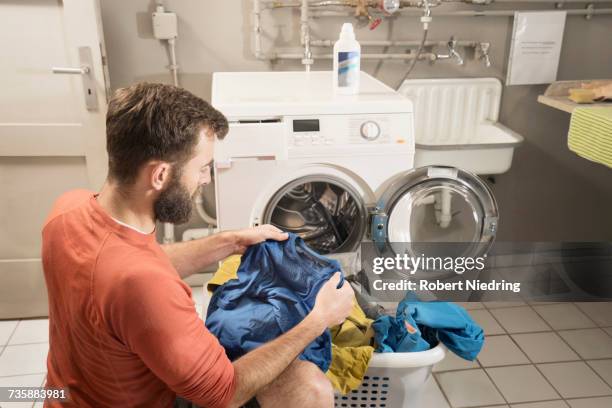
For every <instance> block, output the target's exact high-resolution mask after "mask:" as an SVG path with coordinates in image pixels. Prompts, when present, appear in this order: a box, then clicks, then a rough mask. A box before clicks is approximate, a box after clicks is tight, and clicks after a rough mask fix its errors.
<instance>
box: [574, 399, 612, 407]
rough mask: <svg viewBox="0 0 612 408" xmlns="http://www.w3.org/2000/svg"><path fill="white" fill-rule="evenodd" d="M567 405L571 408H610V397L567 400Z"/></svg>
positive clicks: (611, 400) (611, 403)
mask: <svg viewBox="0 0 612 408" xmlns="http://www.w3.org/2000/svg"><path fill="white" fill-rule="evenodd" d="M567 403H568V404H569V405H570V407H572V408H610V407H612V397H598V398H580V399H574V400H568V401H567Z"/></svg>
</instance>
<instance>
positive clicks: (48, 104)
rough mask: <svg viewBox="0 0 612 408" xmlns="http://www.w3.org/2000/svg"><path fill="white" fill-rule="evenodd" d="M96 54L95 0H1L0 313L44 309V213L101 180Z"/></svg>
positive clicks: (101, 87)
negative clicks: (60, 198) (62, 197)
mask: <svg viewBox="0 0 612 408" xmlns="http://www.w3.org/2000/svg"><path fill="white" fill-rule="evenodd" d="M103 54H104V44H103V36H102V29H101V19H100V13H99V4H98V0H63V1H61V0H19V1H17V0H12V1H3V2H0V61H1V63H0V78H1V79H0V83H1V90H0V319H3V318H4V319H6V318H18V317H30V316H41V315H46V314H47V297H46V289H45V284H44V278H43V272H42V266H41V261H40V249H41V227H42V224H43V222H44V219H45V216H46V215H47V213H48V211H49V210H50V208H51V205H52V203H53V202H54V200H55V199H56V198H57V197H58V196H59V195H60V194H62V193H63V192H65V191H67V190H70V189H74V188H89V189H99V188H100V187H101V185H102V183H103V181H104V178H105V175H106V166H107V158H106V150H105V132H104V118H105V113H106V92H107V88H106V86H105V83H106V82H107V81H105V79H104V78H105V67H104V66H103V61H104V57H103ZM53 67H56V68H59V69H56V70H55V71H56V72H57V73H53V72H52V68H53Z"/></svg>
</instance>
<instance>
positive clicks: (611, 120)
mask: <svg viewBox="0 0 612 408" xmlns="http://www.w3.org/2000/svg"><path fill="white" fill-rule="evenodd" d="M567 145H568V147H569V149H570V150H571V151H573V152H574V153H576V154H578V155H579V156H582V157H584V158H585V159H588V160H591V161H594V162H596V163H601V164H604V165H606V166H608V167H612V108H595V107H589V108H576V109H574V111H573V112H572V119H571V122H570V128H569V133H568V136H567Z"/></svg>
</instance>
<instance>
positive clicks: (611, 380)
mask: <svg viewBox="0 0 612 408" xmlns="http://www.w3.org/2000/svg"><path fill="white" fill-rule="evenodd" d="M587 364H588V365H590V366H591V368H592V369H593V370H595V371H596V372H597V374H599V376H600V377H601V378H603V379H604V381H605V382H607V383H608V385H609V386H611V387H612V360H592V361H587ZM611 406H612V405H611Z"/></svg>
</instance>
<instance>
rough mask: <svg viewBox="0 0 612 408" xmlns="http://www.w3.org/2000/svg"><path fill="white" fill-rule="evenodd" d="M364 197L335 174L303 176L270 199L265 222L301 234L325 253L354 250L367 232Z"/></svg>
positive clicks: (312, 246) (311, 245) (314, 246)
mask: <svg viewBox="0 0 612 408" xmlns="http://www.w3.org/2000/svg"><path fill="white" fill-rule="evenodd" d="M366 220H367V211H366V208H365V205H364V204H363V199H362V198H361V197H360V196H359V194H358V193H357V192H356V191H355V190H354V188H353V187H351V186H350V185H349V184H348V183H346V182H344V181H342V180H340V179H338V178H335V177H331V176H326V175H312V176H307V177H302V178H299V179H296V180H294V181H292V182H291V183H288V184H287V185H285V186H284V187H282V188H281V189H280V190H279V191H278V192H277V193H276V194H275V195H274V196H273V197H272V198H271V200H270V202H269V203H268V206H267V208H266V211H265V213H264V222H266V223H270V224H272V225H275V226H277V227H279V228H281V229H282V230H284V231H289V232H293V233H296V234H298V235H299V236H300V237H302V238H303V239H304V241H306V243H307V244H308V246H309V247H311V248H312V249H314V250H315V251H317V252H319V253H321V254H329V253H340V252H350V251H354V250H355V249H356V248H357V246H358V245H359V243H360V242H361V240H362V238H363V235H364V233H365V231H366Z"/></svg>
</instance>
